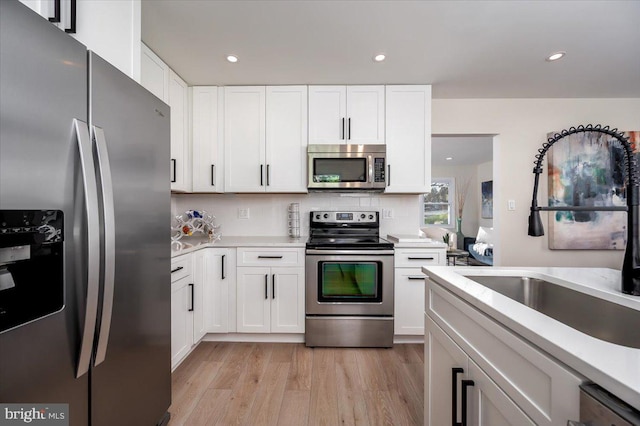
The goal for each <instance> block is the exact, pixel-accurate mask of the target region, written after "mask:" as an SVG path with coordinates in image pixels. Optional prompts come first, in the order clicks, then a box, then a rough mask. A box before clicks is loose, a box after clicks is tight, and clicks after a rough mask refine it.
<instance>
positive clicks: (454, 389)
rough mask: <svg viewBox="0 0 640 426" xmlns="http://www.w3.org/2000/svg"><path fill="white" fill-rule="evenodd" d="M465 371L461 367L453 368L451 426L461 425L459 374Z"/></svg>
mask: <svg viewBox="0 0 640 426" xmlns="http://www.w3.org/2000/svg"><path fill="white" fill-rule="evenodd" d="M462 373H464V370H463V369H462V368H460V367H453V368H452V369H451V426H460V423H458V422H457V421H456V420H458V374H462Z"/></svg>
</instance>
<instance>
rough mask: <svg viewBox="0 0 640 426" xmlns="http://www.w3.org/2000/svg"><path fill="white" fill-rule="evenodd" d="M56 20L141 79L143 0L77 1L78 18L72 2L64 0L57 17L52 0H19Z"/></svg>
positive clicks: (130, 75)
mask: <svg viewBox="0 0 640 426" xmlns="http://www.w3.org/2000/svg"><path fill="white" fill-rule="evenodd" d="M0 1H3V0H0ZM20 1H21V2H22V3H24V4H25V5H26V6H28V7H29V8H31V9H32V10H34V11H35V12H37V13H38V14H40V16H42V17H43V18H44V19H47V20H53V21H56V20H57V21H58V22H52V25H55V26H57V27H58V28H60V29H61V30H63V31H65V32H67V33H69V34H70V35H71V36H72V37H73V38H75V39H76V40H78V41H79V42H80V43H82V44H84V45H85V46H86V47H87V48H88V49H90V50H92V51H93V52H95V53H96V54H98V55H99V56H100V57H101V58H103V59H104V60H106V61H107V62H109V63H110V64H112V65H113V66H115V67H116V68H118V69H119V70H120V71H122V72H123V73H125V74H126V75H128V76H129V77H131V78H132V79H134V80H136V81H140V67H141V63H140V44H141V43H140V32H141V28H142V20H141V10H142V6H141V3H140V0H119V1H95V0H76V2H75V19H73V14H72V11H71V7H72V2H71V1H68V0H61V1H60V2H59V8H58V14H57V16H56V8H55V2H54V1H53V0H20Z"/></svg>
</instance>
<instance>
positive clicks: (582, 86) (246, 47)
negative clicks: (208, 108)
mask: <svg viewBox="0 0 640 426" xmlns="http://www.w3.org/2000/svg"><path fill="white" fill-rule="evenodd" d="M142 39H143V41H144V42H145V43H146V44H147V45H148V46H149V47H150V48H151V49H152V50H153V51H155V52H156V53H157V54H158V55H159V56H160V57H161V58H162V59H163V60H164V61H165V62H167V63H168V64H169V65H170V66H171V67H172V68H173V69H174V70H175V71H176V72H177V73H178V74H179V75H180V76H181V77H182V78H183V79H185V80H186V81H187V83H189V84H190V85H253V84H256V85H267V84H403V83H404V84H425V83H429V84H433V96H434V98H545V97H560V98H573V97H578V98H585V97H593V98H605V97H615V98H625V97H633V98H638V97H640V1H638V0H628V1H614V0H605V1H595V0H594V1H562V0H535V1H524V0H502V1H481V0H477V1H449V0H446V1H427V0H423V1H400V0H398V1H382V0H379V1H368V0H354V1H329V0H316V1H271V0H265V1H192V0H143V1H142ZM558 50H564V51H566V52H567V55H566V57H565V58H564V59H562V60H560V61H557V62H554V63H549V62H546V61H545V57H546V56H548V55H549V54H550V53H552V52H555V51H558ZM379 52H384V53H386V55H387V60H386V61H385V62H383V63H379V64H378V63H374V62H373V61H372V57H373V55H374V54H376V53H379ZM230 53H233V54H236V55H238V56H239V58H240V61H239V62H238V63H236V64H230V63H228V62H227V61H226V60H225V57H226V55H227V54H230Z"/></svg>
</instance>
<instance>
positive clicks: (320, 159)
mask: <svg viewBox="0 0 640 426" xmlns="http://www.w3.org/2000/svg"><path fill="white" fill-rule="evenodd" d="M307 156H308V168H307V170H308V173H309V181H308V188H309V189H310V190H312V191H313V190H318V191H322V190H347V191H348V190H354V191H355V190H369V191H384V189H385V187H386V184H387V183H386V168H387V166H386V162H387V147H386V145H348V144H346V145H342V144H339V145H309V146H308V148H307Z"/></svg>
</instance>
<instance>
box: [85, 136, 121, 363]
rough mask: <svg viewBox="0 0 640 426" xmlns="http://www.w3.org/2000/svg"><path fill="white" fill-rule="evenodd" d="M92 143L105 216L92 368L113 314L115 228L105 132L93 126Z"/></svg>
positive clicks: (102, 352) (102, 349) (101, 357)
mask: <svg viewBox="0 0 640 426" xmlns="http://www.w3.org/2000/svg"><path fill="white" fill-rule="evenodd" d="M91 130H92V133H93V141H94V144H95V148H96V154H97V158H98V172H99V175H100V181H101V186H102V208H103V215H104V290H103V296H102V317H101V320H100V330H99V332H98V346H97V348H96V357H95V361H94V365H99V364H100V363H102V362H103V361H104V360H105V357H106V355H107V345H108V343H109V331H110V328H111V314H112V312H113V293H114V286H115V272H116V247H115V242H116V231H115V229H116V225H115V211H114V203H113V181H112V179H111V165H110V163H109V154H108V152H107V141H106V139H105V136H104V130H103V129H102V128H100V127H97V126H92V129H91Z"/></svg>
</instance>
